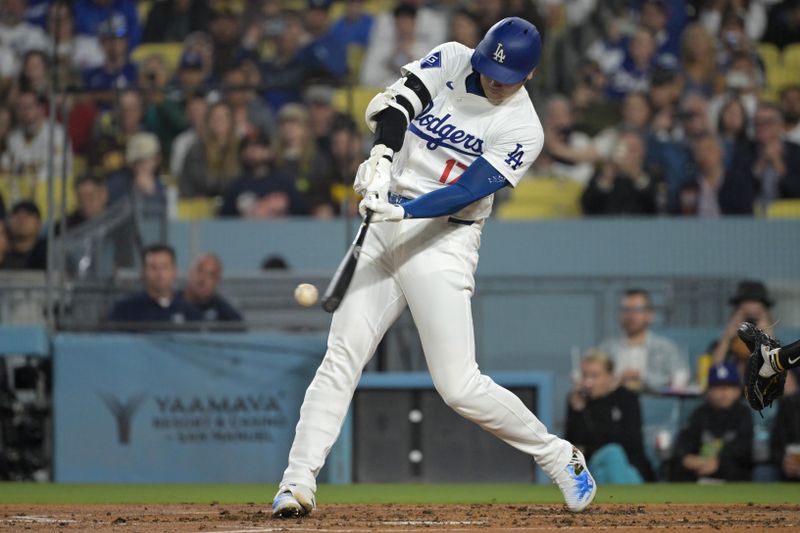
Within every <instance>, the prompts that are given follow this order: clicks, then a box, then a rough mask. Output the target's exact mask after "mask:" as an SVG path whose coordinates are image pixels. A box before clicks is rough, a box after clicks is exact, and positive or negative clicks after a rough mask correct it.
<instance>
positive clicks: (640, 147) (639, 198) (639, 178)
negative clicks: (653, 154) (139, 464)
mask: <svg viewBox="0 0 800 533" xmlns="http://www.w3.org/2000/svg"><path fill="white" fill-rule="evenodd" d="M645 154H646V148H645V141H644V138H643V137H642V135H641V134H639V133H637V132H634V131H627V132H625V133H623V134H621V135H620V138H619V141H618V144H617V147H616V149H615V151H614V154H613V156H612V159H611V161H608V162H606V163H605V164H604V165H603V167H602V168H601V169H600V171H599V172H597V174H595V175H594V177H592V179H591V180H590V181H589V183H588V184H587V185H586V189H585V190H584V191H583V196H582V197H581V205H582V207H583V213H584V214H585V215H652V214H655V213H656V210H657V206H656V183H655V180H654V179H653V178H652V177H651V176H649V175H648V174H647V172H645V170H644V167H643V165H644V159H645Z"/></svg>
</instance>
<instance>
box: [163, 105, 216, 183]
mask: <svg viewBox="0 0 800 533" xmlns="http://www.w3.org/2000/svg"><path fill="white" fill-rule="evenodd" d="M207 113H208V100H207V99H206V96H205V94H203V92H202V91H193V92H190V93H189V94H188V95H187V96H186V99H185V103H184V116H185V117H186V121H187V123H188V125H189V127H188V128H186V129H185V130H184V131H182V132H181V133H180V134H178V136H177V137H175V140H174V141H173V142H172V151H171V153H170V157H169V171H170V173H171V174H172V175H173V176H180V174H181V169H182V168H183V163H184V161H185V160H186V154H187V153H189V149H190V148H191V147H192V145H194V143H196V142H197V141H198V140H199V139H200V138H202V137H203V136H204V135H205V131H206V114H207Z"/></svg>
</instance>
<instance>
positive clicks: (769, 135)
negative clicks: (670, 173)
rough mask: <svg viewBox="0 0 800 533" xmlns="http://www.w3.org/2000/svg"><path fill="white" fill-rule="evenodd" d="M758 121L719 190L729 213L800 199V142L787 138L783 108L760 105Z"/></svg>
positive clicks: (747, 211) (724, 208)
mask: <svg viewBox="0 0 800 533" xmlns="http://www.w3.org/2000/svg"><path fill="white" fill-rule="evenodd" d="M754 124H755V136H754V139H753V141H752V142H745V143H740V144H739V145H738V146H737V147H736V149H735V150H734V157H733V162H732V163H731V168H730V171H729V172H728V173H727V175H726V176H725V183H724V184H723V186H722V189H720V192H719V202H720V207H721V208H722V210H723V212H724V213H725V214H752V213H753V212H754V211H755V210H756V209H758V210H762V211H763V210H766V208H767V207H769V205H770V204H771V203H772V202H774V201H775V200H779V199H783V198H800V145H797V144H795V143H792V142H789V141H787V140H785V139H784V138H783V132H784V122H783V114H782V113H781V109H780V108H779V107H777V106H775V105H773V104H768V103H761V104H759V106H758V109H757V111H756V114H755V119H754Z"/></svg>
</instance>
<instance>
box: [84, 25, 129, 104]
mask: <svg viewBox="0 0 800 533" xmlns="http://www.w3.org/2000/svg"><path fill="white" fill-rule="evenodd" d="M128 36H129V32H128V27H127V23H126V22H125V19H124V18H123V17H122V16H121V15H114V16H112V17H111V18H109V19H108V20H106V21H104V22H103V23H102V24H100V26H99V27H98V37H99V38H100V44H101V45H102V46H103V51H104V52H105V54H106V61H105V63H104V64H103V66H100V67H97V68H92V69H88V70H85V71H83V83H84V85H85V87H86V89H88V90H90V91H94V92H95V93H96V94H95V95H94V97H95V98H96V99H97V100H98V101H99V102H98V103H99V104H100V106H101V107H102V108H103V109H109V108H110V106H111V102H112V100H113V97H114V91H115V90H119V89H125V88H126V87H131V86H134V85H136V81H137V76H138V72H137V69H136V65H134V64H133V63H130V62H129V61H128Z"/></svg>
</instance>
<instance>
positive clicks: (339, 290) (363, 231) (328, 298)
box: [322, 211, 372, 313]
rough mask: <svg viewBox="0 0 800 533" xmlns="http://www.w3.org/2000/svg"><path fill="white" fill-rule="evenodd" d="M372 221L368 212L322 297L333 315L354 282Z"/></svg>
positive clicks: (324, 304)
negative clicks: (362, 248) (354, 274)
mask: <svg viewBox="0 0 800 533" xmlns="http://www.w3.org/2000/svg"><path fill="white" fill-rule="evenodd" d="M370 220H372V211H367V215H366V216H365V217H364V221H363V222H362V223H361V226H360V227H359V228H358V233H357V234H356V238H355V239H354V240H353V244H351V245H350V248H348V250H347V253H346V254H344V257H343V258H342V262H341V263H339V266H338V267H337V268H336V272H334V274H333V277H332V278H331V282H330V283H328V288H327V289H325V294H324V295H323V296H322V308H323V309H324V310H325V311H327V312H329V313H333V312H334V311H336V310H337V309H338V308H339V304H341V303H342V299H343V298H344V295H345V293H346V292H347V288H348V287H349V286H350V282H351V281H352V280H353V273H354V272H355V271H356V264H357V263H358V256H359V255H361V246H362V245H363V244H364V238H365V237H366V236H367V230H368V229H369V222H370Z"/></svg>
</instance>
